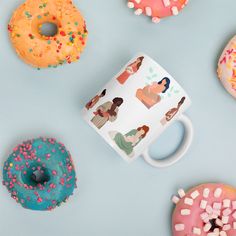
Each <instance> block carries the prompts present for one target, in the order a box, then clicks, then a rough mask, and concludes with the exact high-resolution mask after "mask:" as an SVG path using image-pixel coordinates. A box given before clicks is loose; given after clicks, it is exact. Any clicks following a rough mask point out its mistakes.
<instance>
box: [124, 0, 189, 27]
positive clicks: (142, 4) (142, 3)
mask: <svg viewBox="0 0 236 236" xmlns="http://www.w3.org/2000/svg"><path fill="white" fill-rule="evenodd" d="M187 3H188V0H128V7H129V8H134V9H136V10H135V12H134V13H135V15H141V14H145V15H147V16H150V17H151V18H152V21H153V22H154V23H158V22H160V19H161V18H165V17H168V16H172V15H178V13H179V11H181V10H182V9H183V8H184V7H185V5H186V4H187Z"/></svg>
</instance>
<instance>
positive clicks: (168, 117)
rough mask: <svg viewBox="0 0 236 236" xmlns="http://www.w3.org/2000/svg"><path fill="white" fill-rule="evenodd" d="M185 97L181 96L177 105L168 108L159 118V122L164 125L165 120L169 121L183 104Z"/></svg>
mask: <svg viewBox="0 0 236 236" xmlns="http://www.w3.org/2000/svg"><path fill="white" fill-rule="evenodd" d="M185 99H186V98H185V97H182V98H181V100H180V101H179V103H178V105H177V107H174V108H172V109H170V110H169V111H168V112H167V113H166V114H165V117H163V118H162V119H161V124H162V125H165V124H166V123H167V122H169V121H171V120H172V119H173V117H174V116H175V115H176V114H177V113H178V111H179V109H180V107H181V106H182V105H183V104H184V101H185Z"/></svg>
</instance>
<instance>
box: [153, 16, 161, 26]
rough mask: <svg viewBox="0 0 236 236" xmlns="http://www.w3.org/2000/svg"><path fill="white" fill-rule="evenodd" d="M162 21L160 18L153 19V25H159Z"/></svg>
mask: <svg viewBox="0 0 236 236" xmlns="http://www.w3.org/2000/svg"><path fill="white" fill-rule="evenodd" d="M160 21H161V19H160V18H158V17H152V22H153V23H155V24H157V23H159V22H160Z"/></svg>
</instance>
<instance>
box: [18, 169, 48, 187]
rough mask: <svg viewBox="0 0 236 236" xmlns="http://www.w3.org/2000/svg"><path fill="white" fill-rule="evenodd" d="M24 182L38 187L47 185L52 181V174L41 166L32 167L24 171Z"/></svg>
mask: <svg viewBox="0 0 236 236" xmlns="http://www.w3.org/2000/svg"><path fill="white" fill-rule="evenodd" d="M22 179H23V182H24V183H25V184H27V185H29V186H32V187H36V186H38V185H45V184H46V183H47V182H49V181H50V175H49V172H48V170H47V169H46V168H44V167H41V166H36V167H31V168H29V170H28V171H26V172H25V173H23V177H22Z"/></svg>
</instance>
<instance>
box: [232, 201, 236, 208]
mask: <svg viewBox="0 0 236 236" xmlns="http://www.w3.org/2000/svg"><path fill="white" fill-rule="evenodd" d="M232 207H233V209H234V210H236V201H233V202H232Z"/></svg>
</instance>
